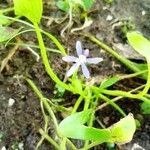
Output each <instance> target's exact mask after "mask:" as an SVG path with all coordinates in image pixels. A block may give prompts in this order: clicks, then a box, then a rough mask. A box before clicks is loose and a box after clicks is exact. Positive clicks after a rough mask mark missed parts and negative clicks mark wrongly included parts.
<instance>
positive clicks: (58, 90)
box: [55, 84, 65, 98]
mask: <svg viewBox="0 0 150 150" xmlns="http://www.w3.org/2000/svg"><path fill="white" fill-rule="evenodd" d="M55 89H56V97H59V98H61V97H63V95H64V93H65V89H64V88H63V87H61V86H59V85H58V84H56V85H55Z"/></svg>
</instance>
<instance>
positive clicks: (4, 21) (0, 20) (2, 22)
mask: <svg viewBox="0 0 150 150" xmlns="http://www.w3.org/2000/svg"><path fill="white" fill-rule="evenodd" d="M9 22H10V21H9V20H8V19H6V18H4V15H3V14H2V13H0V25H6V24H8V23H9Z"/></svg>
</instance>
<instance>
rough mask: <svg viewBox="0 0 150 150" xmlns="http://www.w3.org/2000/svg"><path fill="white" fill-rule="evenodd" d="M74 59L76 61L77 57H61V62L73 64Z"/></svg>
mask: <svg viewBox="0 0 150 150" xmlns="http://www.w3.org/2000/svg"><path fill="white" fill-rule="evenodd" d="M76 59H77V57H74V56H65V57H62V60H63V61H66V62H75V61H76Z"/></svg>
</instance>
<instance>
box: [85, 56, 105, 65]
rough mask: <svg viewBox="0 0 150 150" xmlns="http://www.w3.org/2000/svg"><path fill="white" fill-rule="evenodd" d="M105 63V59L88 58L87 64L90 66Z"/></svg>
mask: <svg viewBox="0 0 150 150" xmlns="http://www.w3.org/2000/svg"><path fill="white" fill-rule="evenodd" d="M101 61H103V58H98V57H97V58H87V59H86V62H87V63H89V64H98V63H99V62H101Z"/></svg>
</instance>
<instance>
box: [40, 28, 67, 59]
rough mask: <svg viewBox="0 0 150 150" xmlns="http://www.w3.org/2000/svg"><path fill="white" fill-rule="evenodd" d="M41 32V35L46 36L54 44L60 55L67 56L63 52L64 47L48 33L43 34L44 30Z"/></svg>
mask: <svg viewBox="0 0 150 150" xmlns="http://www.w3.org/2000/svg"><path fill="white" fill-rule="evenodd" d="M41 32H42V33H43V34H45V35H46V36H48V37H49V38H50V39H51V40H52V41H53V42H54V43H55V44H56V46H57V47H58V49H59V50H60V51H61V54H62V55H63V56H66V55H67V54H66V51H65V49H64V47H63V46H62V45H61V44H60V42H59V41H58V40H57V39H56V38H55V37H54V36H53V35H52V34H50V33H48V32H45V31H44V30H41Z"/></svg>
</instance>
